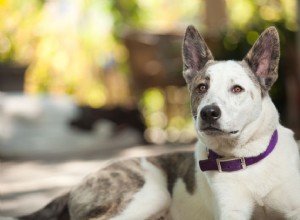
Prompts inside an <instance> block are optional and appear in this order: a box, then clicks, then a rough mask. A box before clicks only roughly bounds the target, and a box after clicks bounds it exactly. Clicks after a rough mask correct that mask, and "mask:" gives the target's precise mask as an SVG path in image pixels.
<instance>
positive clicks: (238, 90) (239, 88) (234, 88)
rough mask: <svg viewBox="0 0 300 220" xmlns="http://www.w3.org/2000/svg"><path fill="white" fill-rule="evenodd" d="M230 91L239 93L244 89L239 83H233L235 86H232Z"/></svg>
mask: <svg viewBox="0 0 300 220" xmlns="http://www.w3.org/2000/svg"><path fill="white" fill-rule="evenodd" d="M231 91H232V92H233V93H241V92H243V91H244V89H243V88H242V87H241V86H239V85H235V86H233V87H232V90H231Z"/></svg>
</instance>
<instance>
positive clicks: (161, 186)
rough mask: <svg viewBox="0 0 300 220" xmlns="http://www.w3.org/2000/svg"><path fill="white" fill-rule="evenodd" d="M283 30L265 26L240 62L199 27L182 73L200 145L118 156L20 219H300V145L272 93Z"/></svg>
mask: <svg viewBox="0 0 300 220" xmlns="http://www.w3.org/2000/svg"><path fill="white" fill-rule="evenodd" d="M279 53H280V51H279V37H278V33H277V31H276V29H275V28H274V27H270V28H268V29H267V30H266V31H264V32H263V33H262V34H261V36H260V37H259V39H258V40H257V41H256V43H255V44H254V46H253V47H252V49H251V50H250V51H249V53H248V54H247V55H246V57H245V58H244V59H243V60H242V61H215V60H214V59H213V56H212V54H211V52H210V50H209V49H208V47H207V45H206V44H205V42H204V40H203V38H202V37H201V36H200V34H199V33H198V32H197V30H196V29H195V28H194V27H193V26H189V27H188V28H187V30H186V34H185V38H184V42H183V62H184V70H183V76H184V78H185V80H186V82H187V85H188V88H189V91H190V95H191V109H192V114H193V118H194V124H195V129H196V131H197V135H198V138H199V141H198V143H197V145H196V150H195V153H194V154H193V153H188V152H187V153H178V152H177V153H173V154H168V155H161V156H155V157H146V158H136V159H131V160H127V161H121V162H117V163H113V164H112V165H110V166H108V167H106V168H104V169H101V170H100V171H98V172H97V173H94V174H92V175H90V176H88V177H87V178H86V179H85V180H84V181H83V182H82V183H81V184H80V185H78V186H77V187H75V188H74V189H73V190H71V192H69V193H68V194H65V195H63V196H62V197H59V198H57V199H55V200H54V201H52V202H51V203H50V204H49V205H48V206H46V207H45V208H44V209H42V210H40V211H38V212H36V213H34V214H32V215H29V216H24V217H20V218H18V219H23V220H66V219H71V220H107V219H110V220H150V219H151V220H158V219H172V220H201V219H203V220H210V219H219V220H246V219H272V220H274V219H298V220H300V171H299V152H298V147H297V144H296V142H295V140H294V138H293V133H292V132H291V131H290V130H288V129H286V128H284V127H283V126H281V125H280V124H279V119H278V113H277V110H276V108H275V106H274V104H273V103H272V101H271V99H270V97H269V95H268V91H269V89H270V88H271V86H272V85H273V83H274V82H275V81H276V79H277V69H278V62H279Z"/></svg>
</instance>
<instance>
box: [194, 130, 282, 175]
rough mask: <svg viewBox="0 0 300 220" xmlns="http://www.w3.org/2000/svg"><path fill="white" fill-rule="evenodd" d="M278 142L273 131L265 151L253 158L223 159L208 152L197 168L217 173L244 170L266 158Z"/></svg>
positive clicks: (276, 133) (275, 132) (276, 135)
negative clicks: (206, 157)
mask: <svg viewBox="0 0 300 220" xmlns="http://www.w3.org/2000/svg"><path fill="white" fill-rule="evenodd" d="M277 141H278V132H277V130H275V131H274V133H273V135H272V137H271V140H270V143H269V146H268V147H267V149H266V151H265V152H263V153H261V154H259V155H258V156H254V157H234V158H224V157H222V156H220V155H218V154H217V153H216V152H214V151H212V150H208V159H207V160H200V161H199V166H200V169H201V170H202V171H210V170H218V171H219V172H233V171H238V170H242V169H246V167H247V166H250V165H252V164H255V163H257V162H259V161H261V160H262V159H264V158H266V157H267V156H268V155H269V154H270V153H271V152H272V151H273V149H274V148H275V146H276V144H277Z"/></svg>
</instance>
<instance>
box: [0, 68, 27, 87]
mask: <svg viewBox="0 0 300 220" xmlns="http://www.w3.org/2000/svg"><path fill="white" fill-rule="evenodd" d="M26 68H27V66H20V65H16V64H12V63H0V91H1V92H23V90H24V79H25V71H26Z"/></svg>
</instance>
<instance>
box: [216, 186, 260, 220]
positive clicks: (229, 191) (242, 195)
mask: <svg viewBox="0 0 300 220" xmlns="http://www.w3.org/2000/svg"><path fill="white" fill-rule="evenodd" d="M213 191H214V193H215V199H216V203H217V215H216V219H218V220H249V219H251V216H252V213H253V210H254V201H253V199H252V198H251V196H250V195H249V192H247V191H246V190H245V189H243V188H242V187H240V186H239V185H238V184H225V183H220V184H218V186H217V187H215V190H213Z"/></svg>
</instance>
